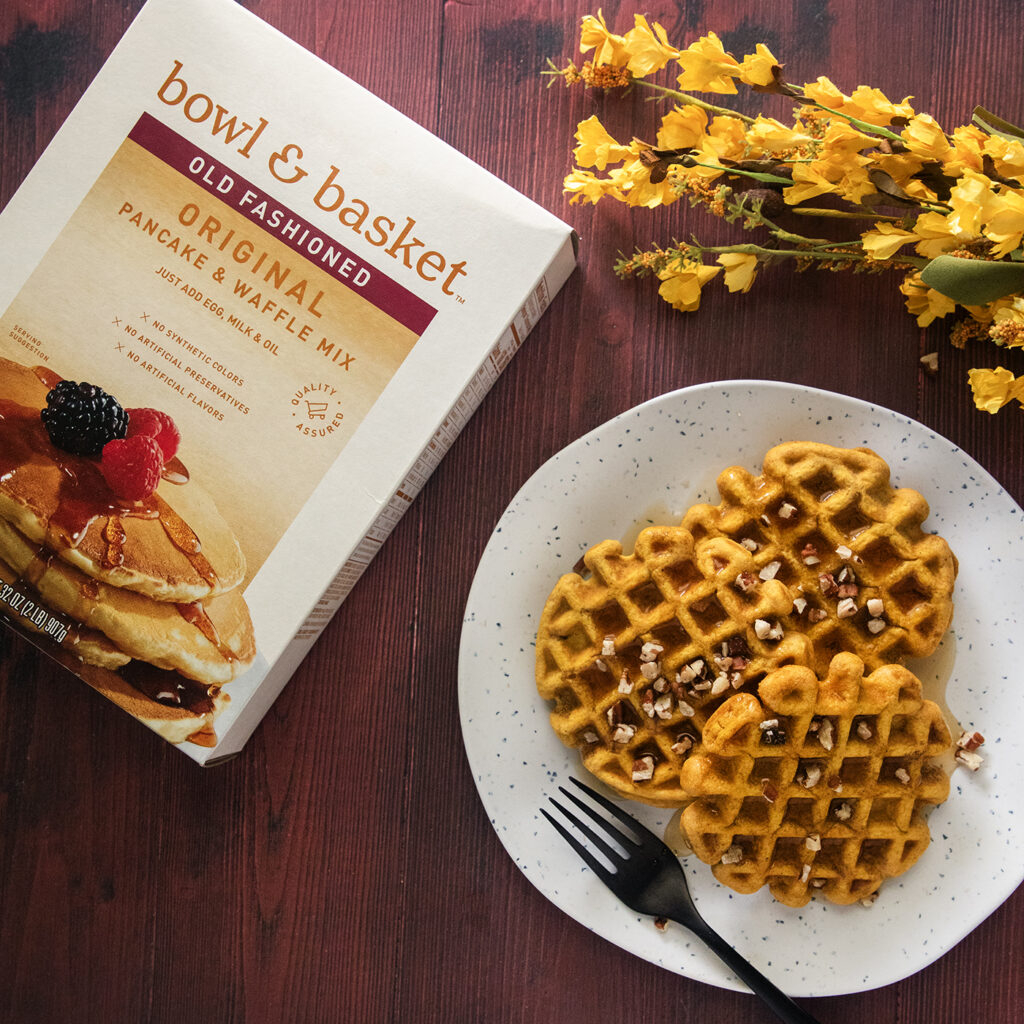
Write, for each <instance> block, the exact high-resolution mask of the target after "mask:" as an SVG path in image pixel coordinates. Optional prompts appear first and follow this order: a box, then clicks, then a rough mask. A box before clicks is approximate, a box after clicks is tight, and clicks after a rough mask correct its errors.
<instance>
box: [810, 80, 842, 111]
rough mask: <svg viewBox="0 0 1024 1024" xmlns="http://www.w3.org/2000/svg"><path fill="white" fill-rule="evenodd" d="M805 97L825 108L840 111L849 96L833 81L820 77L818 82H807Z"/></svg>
mask: <svg viewBox="0 0 1024 1024" xmlns="http://www.w3.org/2000/svg"><path fill="white" fill-rule="evenodd" d="M804 95H805V96H806V97H807V98H808V99H812V100H814V102H815V103H820V104H821V106H823V107H830V108H831V109H832V110H839V109H840V108H841V107H842V105H843V104H844V103H845V102H846V100H847V96H846V94H845V93H844V92H843V91H842V89H840V88H839V87H838V86H837V85H835V84H834V83H833V82H832V80H831V79H829V78H826V77H825V76H824V75H819V76H818V80H817V81H816V82H807V83H806V84H805V85H804Z"/></svg>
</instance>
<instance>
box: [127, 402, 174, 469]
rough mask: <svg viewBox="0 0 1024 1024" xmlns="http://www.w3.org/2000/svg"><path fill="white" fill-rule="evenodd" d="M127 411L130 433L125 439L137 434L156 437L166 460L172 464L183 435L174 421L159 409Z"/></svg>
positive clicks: (128, 432)
mask: <svg viewBox="0 0 1024 1024" xmlns="http://www.w3.org/2000/svg"><path fill="white" fill-rule="evenodd" d="M127 411H128V431H127V433H126V434H125V437H135V435H136V434H145V435H146V436H147V437H155V438H156V442H157V444H159V445H160V448H161V449H162V450H163V453H164V459H166V460H167V461H168V462H170V461H171V459H173V458H174V455H175V453H176V452H177V450H178V443H179V442H180V441H181V433H180V432H179V431H178V428H177V426H176V425H175V423H174V420H172V419H171V417H170V416H168V415H167V413H165V412H161V411H160V410H159V409H129V410H127Z"/></svg>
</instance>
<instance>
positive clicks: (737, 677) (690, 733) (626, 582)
mask: <svg viewBox="0 0 1024 1024" xmlns="http://www.w3.org/2000/svg"><path fill="white" fill-rule="evenodd" d="M583 563H584V565H585V567H586V572H585V574H583V575H581V574H578V573H568V574H566V575H564V576H562V577H561V579H559V580H558V582H557V583H556V584H555V587H554V589H553V590H552V592H551V594H550V596H549V597H548V599H547V602H546V604H545V606H544V610H543V612H542V615H541V620H540V626H539V629H538V633H537V660H536V679H537V689H538V691H539V693H540V694H541V696H542V697H544V698H545V699H547V700H550V701H553V702H554V703H553V708H552V711H551V724H552V725H553V727H554V729H555V732H556V733H557V734H558V736H559V737H560V738H561V740H562V741H563V742H564V743H565V744H567V745H568V746H571V747H577V748H579V750H580V753H581V755H582V759H583V764H584V767H586V768H587V770H588V771H590V772H591V773H592V774H594V775H595V776H596V777H597V778H599V779H601V780H602V781H603V782H604V783H606V784H607V785H608V786H609V787H610V788H611V789H612V790H614V791H615V792H616V793H618V794H620V795H622V796H624V797H628V798H631V799H634V800H640V801H642V802H644V803H649V804H655V805H658V806H662V807H677V806H681V805H682V804H683V803H684V802H685V801H686V799H687V793H686V791H685V789H684V788H683V787H682V786H681V785H680V782H679V769H680V766H681V765H682V763H683V761H684V760H685V759H686V757H687V756H688V754H689V753H690V752H691V751H692V750H698V749H700V737H701V732H702V730H703V727H704V723H705V722H706V721H707V719H708V716H709V715H710V714H711V713H712V712H713V711H714V709H715V708H716V707H717V706H718V705H719V704H721V703H722V701H724V700H725V699H726V697H727V696H729V695H730V694H733V693H735V692H737V691H738V690H742V689H745V688H746V689H750V688H751V687H754V686H756V684H757V682H758V681H759V680H760V679H762V678H763V677H764V676H765V675H766V674H767V673H768V672H769V671H771V670H772V669H775V668H777V667H779V666H780V665H785V664H802V665H809V664H810V663H811V659H812V656H813V652H812V650H811V645H810V641H809V640H808V638H807V637H806V636H805V635H803V634H802V633H799V632H786V631H785V630H783V629H781V628H780V621H781V619H782V617H784V616H785V615H787V614H788V613H789V612H790V611H791V609H792V605H793V601H792V597H791V596H790V594H789V592H788V591H787V589H786V587H785V586H784V585H783V584H782V583H781V582H779V581H777V580H767V581H764V580H761V579H760V578H759V577H758V576H757V567H756V565H755V562H754V558H753V556H752V554H751V553H750V552H749V551H747V550H746V549H745V548H743V547H742V546H741V545H739V544H736V543H734V542H733V541H731V540H729V539H728V538H725V537H712V538H707V539H705V540H703V541H701V542H700V543H695V542H694V539H693V537H692V536H691V534H690V533H689V532H688V531H687V530H685V529H683V528H682V527H678V526H652V527H648V528H647V529H645V530H643V531H642V532H641V533H640V535H639V537H638V538H637V541H636V544H635V547H634V550H633V552H632V553H631V554H628V555H627V554H624V553H623V550H622V545H621V544H620V543H619V542H618V541H614V540H606V541H602V542H601V543H600V544H597V545H595V546H594V547H592V548H591V549H590V550H589V551H588V552H587V553H586V554H585V555H584V556H583Z"/></svg>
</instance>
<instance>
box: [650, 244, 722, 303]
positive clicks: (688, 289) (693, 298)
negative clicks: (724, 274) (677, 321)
mask: <svg viewBox="0 0 1024 1024" xmlns="http://www.w3.org/2000/svg"><path fill="white" fill-rule="evenodd" d="M719 270H721V267H706V266H705V265H704V264H703V263H696V262H695V261H693V260H687V259H682V258H681V257H680V258H677V259H675V260H673V261H672V262H670V263H669V264H668V265H667V266H666V267H665V268H664V269H663V270H660V271H658V279H659V280H660V281H661V287H660V288H659V289H658V294H659V295H660V296H661V297H662V298H663V299H664V300H665V301H666V302H667V303H668V304H669V305H670V306H672V308H673V309H678V310H679V311H680V312H684V313H685V312H689V311H692V310H695V309H698V308H699V307H700V290H701V288H703V287H704V285H705V284H707V283H708V281H710V280H711V278H713V277H714V276H715V275H716V274H717V273H718V272H719Z"/></svg>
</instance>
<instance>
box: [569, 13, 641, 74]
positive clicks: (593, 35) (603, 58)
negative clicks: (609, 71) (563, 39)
mask: <svg viewBox="0 0 1024 1024" xmlns="http://www.w3.org/2000/svg"><path fill="white" fill-rule="evenodd" d="M588 50H593V51H594V56H593V57H592V58H591V61H592V62H593V64H594V66H595V67H600V66H601V65H602V64H611V65H612V66H613V67H618V68H622V67H625V66H626V65H627V64H628V63H629V51H628V50H627V49H626V40H625V39H623V38H622V36H617V35H614V34H613V33H611V32H610V31H609V30H608V26H607V25H606V24H605V20H604V14H603V13H602V12H601V11H600V10H599V11H598V12H597V17H596V18H595V17H594V15H592V14H585V15H584V16H583V21H582V22H581V24H580V53H586V52H587V51H588Z"/></svg>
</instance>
